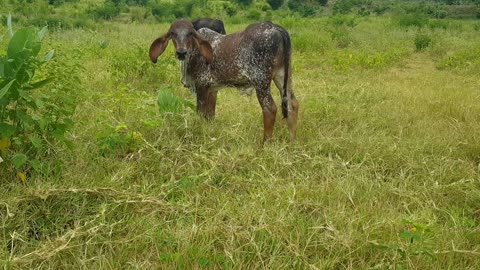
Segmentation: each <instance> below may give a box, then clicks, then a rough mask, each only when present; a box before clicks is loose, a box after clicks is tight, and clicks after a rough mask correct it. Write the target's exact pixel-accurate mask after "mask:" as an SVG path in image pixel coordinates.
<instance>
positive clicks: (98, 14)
mask: <svg viewBox="0 0 480 270" xmlns="http://www.w3.org/2000/svg"><path fill="white" fill-rule="evenodd" d="M120 11H121V7H120V6H119V5H118V4H116V3H115V2H113V1H108V0H107V1H105V3H104V4H103V6H100V7H97V8H95V9H94V10H92V11H91V12H92V14H93V15H94V16H95V18H97V19H104V20H111V19H113V18H115V17H117V16H118V15H120Z"/></svg>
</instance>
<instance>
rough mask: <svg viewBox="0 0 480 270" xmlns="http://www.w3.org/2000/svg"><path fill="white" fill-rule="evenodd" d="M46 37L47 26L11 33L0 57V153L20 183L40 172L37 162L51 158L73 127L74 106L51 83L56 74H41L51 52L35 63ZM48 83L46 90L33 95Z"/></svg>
mask: <svg viewBox="0 0 480 270" xmlns="http://www.w3.org/2000/svg"><path fill="white" fill-rule="evenodd" d="M10 29H11V28H10ZM46 34H47V28H46V27H44V28H43V29H42V30H40V31H37V30H35V29H34V28H23V29H20V30H18V31H16V32H15V34H14V35H13V36H12V37H11V39H10V42H9V44H8V48H7V52H6V55H5V56H2V57H1V58H0V142H1V143H0V145H1V147H0V151H1V153H2V156H4V157H6V159H7V160H8V161H9V162H10V163H11V164H12V165H13V166H14V167H15V168H16V170H17V171H18V176H19V178H20V179H21V180H22V181H25V179H26V176H25V173H24V171H26V170H28V169H29V168H30V167H31V168H33V169H34V170H36V171H39V172H41V169H42V163H41V159H42V157H44V156H45V155H46V154H47V153H51V152H52V151H53V150H54V149H55V145H56V143H57V142H64V143H68V141H67V140H66V138H65V132H66V131H67V130H69V129H70V128H71V127H72V126H73V121H72V119H71V116H72V114H73V111H74V109H75V102H74V101H72V100H69V97H68V95H65V92H64V90H65V88H64V87H63V86H59V85H58V84H57V83H55V80H56V78H54V77H53V75H52V73H55V72H58V71H59V70H53V72H49V71H48V70H46V69H45V64H46V63H48V62H49V61H50V60H51V59H52V57H53V54H54V51H53V50H51V51H50V52H49V53H47V54H46V55H45V56H44V57H43V58H41V59H39V58H38V54H39V53H40V49H41V42H42V40H43V38H44V37H45V35H46ZM42 71H43V74H42V75H43V77H42V78H41V79H40V80H36V81H34V77H38V76H35V74H36V73H40V72H42ZM50 71H52V70H50ZM60 83H65V82H64V81H62V82H60ZM47 84H48V85H49V88H48V89H47V90H44V91H41V92H37V91H36V90H37V89H38V90H39V89H44V88H43V86H45V85H47ZM60 104H61V106H60Z"/></svg>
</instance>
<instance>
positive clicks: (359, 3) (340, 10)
mask: <svg viewBox="0 0 480 270" xmlns="http://www.w3.org/2000/svg"><path fill="white" fill-rule="evenodd" d="M371 5H372V1H371V0H337V1H336V2H335V4H333V7H332V10H333V14H348V13H350V12H352V11H354V10H357V13H359V14H360V15H365V14H367V13H370V11H369V9H370V6H371Z"/></svg>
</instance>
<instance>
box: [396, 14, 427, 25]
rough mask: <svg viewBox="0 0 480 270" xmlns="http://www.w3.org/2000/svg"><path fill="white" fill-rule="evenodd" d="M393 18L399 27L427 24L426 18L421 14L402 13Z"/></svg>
mask: <svg viewBox="0 0 480 270" xmlns="http://www.w3.org/2000/svg"><path fill="white" fill-rule="evenodd" d="M393 20H394V21H395V22H396V24H397V25H399V26H401V27H411V26H416V27H423V26H425V25H427V24H428V18H427V17H425V16H424V15H421V14H404V15H400V16H396V17H393Z"/></svg>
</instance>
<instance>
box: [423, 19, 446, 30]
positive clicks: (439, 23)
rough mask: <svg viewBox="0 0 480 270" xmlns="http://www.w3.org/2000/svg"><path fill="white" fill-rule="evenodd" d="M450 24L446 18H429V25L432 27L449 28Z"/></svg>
mask: <svg viewBox="0 0 480 270" xmlns="http://www.w3.org/2000/svg"><path fill="white" fill-rule="evenodd" d="M449 26H450V23H449V22H448V21H446V20H435V19H433V20H429V22H428V27H430V28H431V29H444V30H445V29H447V28H448V27H449Z"/></svg>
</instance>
